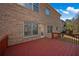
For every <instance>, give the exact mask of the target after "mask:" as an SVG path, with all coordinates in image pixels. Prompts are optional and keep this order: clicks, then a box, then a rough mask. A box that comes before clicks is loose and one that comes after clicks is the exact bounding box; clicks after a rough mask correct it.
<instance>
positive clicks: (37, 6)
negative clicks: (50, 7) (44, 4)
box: [33, 3, 39, 12]
mask: <svg viewBox="0 0 79 59" xmlns="http://www.w3.org/2000/svg"><path fill="white" fill-rule="evenodd" d="M33 10H34V11H36V12H39V3H33Z"/></svg>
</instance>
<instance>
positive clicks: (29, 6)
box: [24, 3, 32, 9]
mask: <svg viewBox="0 0 79 59" xmlns="http://www.w3.org/2000/svg"><path fill="white" fill-rule="evenodd" d="M24 6H25V7H26V8H29V9H32V3H25V4H24Z"/></svg>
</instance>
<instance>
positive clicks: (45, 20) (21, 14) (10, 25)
mask: <svg viewBox="0 0 79 59" xmlns="http://www.w3.org/2000/svg"><path fill="white" fill-rule="evenodd" d="M46 7H48V8H49V9H50V10H51V11H52V15H51V16H46V15H45V13H44V9H45V8H46ZM59 16H60V15H59V14H58V13H57V12H56V11H55V10H54V9H52V8H51V7H50V6H49V4H40V12H39V13H37V12H34V11H33V10H30V9H27V8H24V7H22V6H21V5H19V4H0V27H1V28H0V35H3V34H4V33H6V32H7V33H8V35H9V40H8V45H9V46H10V45H14V44H19V43H22V42H26V41H30V40H35V39H38V38H40V34H38V35H37V36H35V37H31V38H24V37H23V24H24V21H26V22H27V21H32V22H36V23H38V24H44V25H45V26H44V27H45V29H46V28H47V27H46V25H48V24H49V25H53V31H54V32H59V31H58V30H56V26H58V25H59V23H58V21H59ZM39 32H40V30H39ZM46 32H47V31H45V35H46V36H48V37H51V34H47V33H46Z"/></svg>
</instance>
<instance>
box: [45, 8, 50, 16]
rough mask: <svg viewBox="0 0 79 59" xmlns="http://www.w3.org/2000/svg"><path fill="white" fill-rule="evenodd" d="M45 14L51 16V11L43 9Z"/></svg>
mask: <svg viewBox="0 0 79 59" xmlns="http://www.w3.org/2000/svg"><path fill="white" fill-rule="evenodd" d="M45 14H46V15H47V16H49V15H50V14H51V11H50V10H49V9H48V8H46V9H45Z"/></svg>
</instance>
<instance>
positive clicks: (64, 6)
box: [50, 3, 79, 21]
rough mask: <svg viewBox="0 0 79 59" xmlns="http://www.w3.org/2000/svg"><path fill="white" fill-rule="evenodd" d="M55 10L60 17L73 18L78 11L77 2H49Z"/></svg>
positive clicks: (64, 18) (62, 18) (78, 4)
mask: <svg viewBox="0 0 79 59" xmlns="http://www.w3.org/2000/svg"><path fill="white" fill-rule="evenodd" d="M50 5H51V6H52V7H53V8H54V9H55V10H56V11H57V12H59V13H60V14H61V17H60V19H61V20H64V21H65V20H66V19H70V20H71V19H73V17H75V16H76V15H77V14H78V13H79V3H51V4H50Z"/></svg>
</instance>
